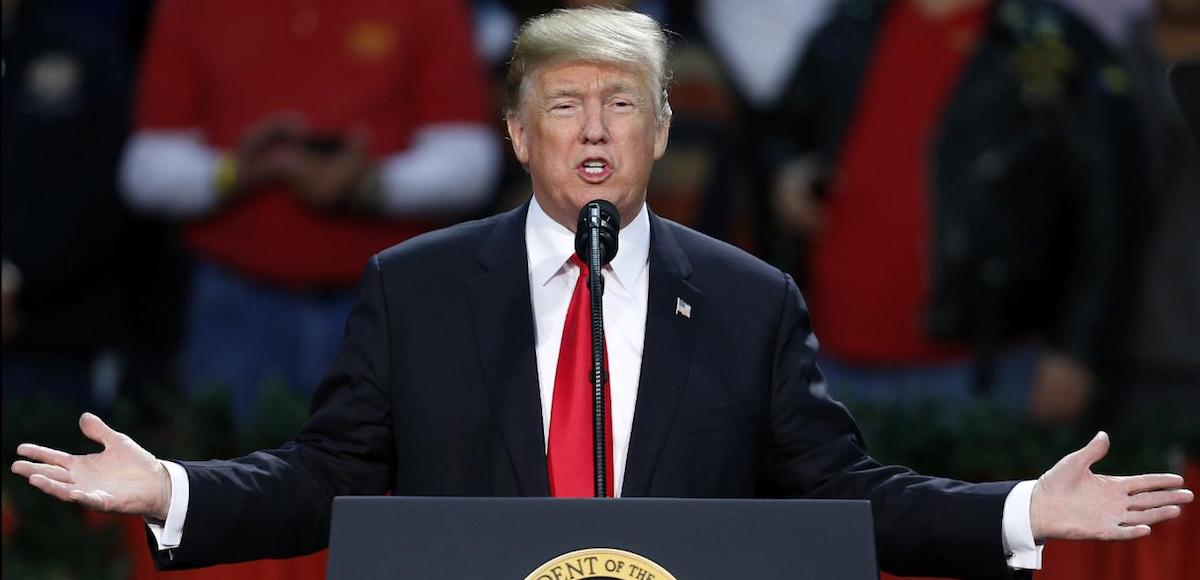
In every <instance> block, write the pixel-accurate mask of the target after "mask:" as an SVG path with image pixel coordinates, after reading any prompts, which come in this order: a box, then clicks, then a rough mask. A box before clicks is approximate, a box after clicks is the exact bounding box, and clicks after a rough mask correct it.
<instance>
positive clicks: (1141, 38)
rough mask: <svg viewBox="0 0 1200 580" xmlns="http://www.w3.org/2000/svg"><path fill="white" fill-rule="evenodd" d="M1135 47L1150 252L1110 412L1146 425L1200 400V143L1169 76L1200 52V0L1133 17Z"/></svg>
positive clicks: (1163, 2)
mask: <svg viewBox="0 0 1200 580" xmlns="http://www.w3.org/2000/svg"><path fill="white" fill-rule="evenodd" d="M1126 56H1127V61H1126V62H1127V69H1128V70H1129V71H1130V74H1131V78H1132V81H1133V95H1134V102H1135V103H1136V106H1137V109H1138V113H1139V118H1140V120H1141V123H1142V135H1143V137H1144V139H1143V141H1142V143H1141V145H1140V146H1139V147H1138V151H1139V152H1140V153H1141V158H1142V160H1143V161H1142V162H1143V163H1144V165H1145V167H1146V169H1147V171H1146V175H1145V179H1144V180H1143V181H1142V182H1141V184H1140V187H1139V201H1140V205H1142V207H1143V209H1142V210H1141V211H1140V212H1138V214H1136V217H1137V218H1140V223H1133V224H1131V227H1134V228H1137V230H1138V231H1139V232H1141V236H1142V238H1143V239H1142V243H1143V246H1142V247H1143V248H1144V255H1143V258H1142V259H1141V260H1140V264H1139V265H1140V266H1141V269H1140V271H1139V272H1138V275H1137V278H1136V283H1137V293H1136V300H1135V301H1134V302H1133V303H1132V304H1130V308H1131V309H1132V311H1133V313H1134V316H1133V320H1134V323H1133V324H1132V326H1131V328H1130V333H1129V335H1128V337H1129V340H1128V341H1127V342H1126V343H1125V344H1124V345H1123V346H1124V347H1125V351H1124V354H1125V357H1126V359H1127V360H1126V361H1125V362H1126V363H1127V365H1128V369H1127V373H1126V374H1125V375H1124V376H1122V379H1121V380H1122V383H1123V386H1124V388H1122V389H1120V390H1119V391H1118V393H1117V394H1119V395H1128V396H1123V397H1117V398H1115V400H1114V401H1113V402H1114V403H1115V408H1113V409H1110V410H1109V412H1110V413H1111V414H1112V415H1115V416H1116V417H1118V418H1121V419H1122V420H1124V421H1128V422H1129V423H1130V424H1135V425H1140V426H1141V427H1145V425H1146V421H1162V420H1163V419H1164V418H1165V417H1170V416H1171V414H1168V413H1162V412H1161V411H1163V410H1164V408H1169V407H1172V406H1177V407H1180V408H1190V409H1193V410H1195V409H1200V252H1197V251H1196V249H1197V248H1200V228H1198V226H1200V146H1197V144H1196V141H1195V139H1193V138H1192V137H1193V134H1192V133H1191V132H1190V131H1189V129H1188V127H1187V124H1186V122H1185V121H1184V116H1183V114H1182V112H1181V111H1180V109H1179V105H1178V104H1177V102H1176V100H1175V98H1174V97H1173V95H1172V94H1171V92H1170V90H1169V86H1168V84H1167V82H1166V77H1167V68H1168V66H1169V65H1170V64H1171V63H1175V62H1180V61H1200V0H1157V1H1156V2H1155V7H1154V10H1153V11H1152V12H1151V13H1150V14H1149V15H1147V17H1146V18H1144V19H1143V20H1141V21H1140V22H1138V23H1137V25H1136V26H1135V27H1133V30H1132V32H1131V34H1130V42H1129V45H1128V48H1127V50H1126ZM1180 418H1182V417H1180ZM1191 423H1192V425H1191V426H1190V427H1191V431H1192V433H1193V435H1196V434H1200V433H1198V432H1197V431H1198V430H1197V427H1196V426H1195V423H1196V422H1195V421H1194V420H1191ZM1158 427H1159V428H1162V427H1164V426H1163V425H1158ZM1179 427H1182V426H1172V427H1171V429H1172V430H1175V431H1178V428H1179Z"/></svg>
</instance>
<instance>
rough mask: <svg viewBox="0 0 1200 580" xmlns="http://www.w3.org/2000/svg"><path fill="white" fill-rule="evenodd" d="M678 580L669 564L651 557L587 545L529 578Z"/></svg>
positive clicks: (536, 579)
mask: <svg viewBox="0 0 1200 580" xmlns="http://www.w3.org/2000/svg"><path fill="white" fill-rule="evenodd" d="M582 578H597V579H601V578H611V579H613V580H619V579H622V578H630V579H632V580H675V576H673V575H672V574H671V573H670V572H667V569H666V568H663V567H662V566H659V565H658V564H656V563H654V562H653V561H651V560H650V559H649V558H646V557H644V556H639V555H637V554H634V553H633V552H626V551H624V550H617V549H615V548H587V549H584V550H576V551H574V552H571V553H569V554H563V555H561V556H558V557H557V558H554V559H553V560H550V561H549V562H546V563H545V564H542V565H541V566H539V567H538V569H537V570H534V571H533V572H531V573H530V574H529V575H528V576H526V577H525V580H580V579H582Z"/></svg>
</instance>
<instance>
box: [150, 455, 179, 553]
mask: <svg viewBox="0 0 1200 580" xmlns="http://www.w3.org/2000/svg"><path fill="white" fill-rule="evenodd" d="M162 464H163V467H165V468H167V475H170V476H171V506H170V507H169V508H167V521H165V522H163V523H161V524H158V523H154V522H151V521H150V520H149V519H147V520H146V526H147V527H149V528H150V533H151V534H153V535H154V539H155V541H157V542H158V549H159V550H169V549H171V548H178V547H179V545H180V544H181V543H183V520H184V519H185V518H187V508H188V492H189V488H188V476H187V471H186V470H184V469H183V466H182V465H179V464H178V463H173V462H170V461H163V462H162Z"/></svg>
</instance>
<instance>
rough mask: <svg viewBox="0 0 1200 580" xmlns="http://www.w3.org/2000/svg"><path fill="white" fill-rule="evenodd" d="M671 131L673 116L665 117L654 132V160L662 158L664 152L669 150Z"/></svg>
mask: <svg viewBox="0 0 1200 580" xmlns="http://www.w3.org/2000/svg"><path fill="white" fill-rule="evenodd" d="M670 133H671V117H670V116H669V115H668V116H667V118H665V119H663V122H662V124H661V125H659V126H658V127H657V128H656V129H655V134H654V160H655V161H658V160H659V159H662V156H663V154H664V153H666V152H667V138H668V136H669V135H670Z"/></svg>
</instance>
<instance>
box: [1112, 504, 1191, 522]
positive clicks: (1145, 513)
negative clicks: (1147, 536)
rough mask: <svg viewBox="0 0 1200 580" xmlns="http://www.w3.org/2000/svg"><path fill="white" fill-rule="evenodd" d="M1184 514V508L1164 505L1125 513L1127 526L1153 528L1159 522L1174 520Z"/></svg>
mask: <svg viewBox="0 0 1200 580" xmlns="http://www.w3.org/2000/svg"><path fill="white" fill-rule="evenodd" d="M1181 513H1183V508H1180V507H1179V506H1177V505H1164V506H1159V507H1156V508H1150V509H1146V510H1142V511H1131V512H1125V517H1124V518H1123V519H1124V520H1125V521H1124V522H1123V523H1125V524H1133V525H1146V526H1152V525H1154V524H1157V523H1158V522H1161V521H1165V520H1169V519H1174V518H1177V517H1179V514H1181Z"/></svg>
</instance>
